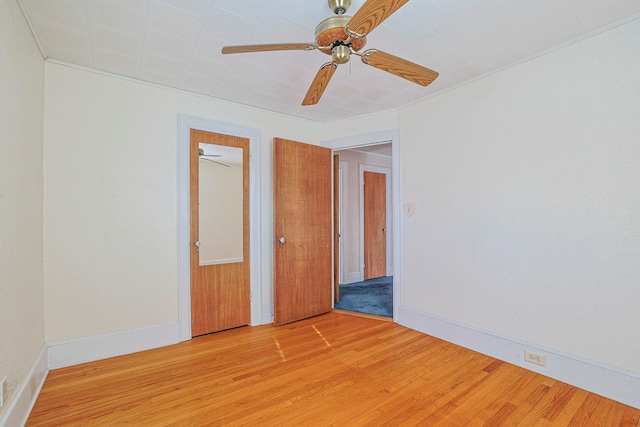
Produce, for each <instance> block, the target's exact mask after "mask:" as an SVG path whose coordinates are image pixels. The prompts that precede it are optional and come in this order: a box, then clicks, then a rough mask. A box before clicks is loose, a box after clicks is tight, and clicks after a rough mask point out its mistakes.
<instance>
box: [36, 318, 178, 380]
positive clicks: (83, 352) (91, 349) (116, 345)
mask: <svg viewBox="0 0 640 427" xmlns="http://www.w3.org/2000/svg"><path fill="white" fill-rule="evenodd" d="M179 329H180V328H179V323H178V322H171V323H165V324H161V325H154V326H149V327H146V328H138V329H131V330H128V331H122V332H114V333H110V334H103V335H94V336H90V337H83V338H77V339H72V340H65V341H57V342H52V343H48V345H49V369H57V368H64V367H67V366H72V365H78V364H80V363H86V362H93V361H95V360H100V359H106V358H108V357H114V356H121V355H123V354H130V353H136V352H138V351H143V350H149V349H152V348H158V347H164V346H166V345H171V344H176V343H178V342H180V331H179Z"/></svg>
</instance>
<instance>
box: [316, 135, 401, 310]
mask: <svg viewBox="0 0 640 427" xmlns="http://www.w3.org/2000/svg"><path fill="white" fill-rule="evenodd" d="M385 142H390V143H391V156H392V158H391V185H392V191H391V192H392V198H393V203H392V223H393V318H394V319H397V316H398V306H399V305H400V302H401V301H402V264H401V260H402V228H401V226H402V223H401V221H400V214H401V212H402V208H401V206H400V200H401V198H400V130H399V129H392V130H387V131H380V132H373V133H368V134H364V135H356V136H349V137H345V138H338V139H332V140H327V141H323V142H322V145H324V146H325V147H328V148H331V149H332V150H334V151H336V150H348V149H351V148H358V147H363V146H367V145H373V144H382V143H385Z"/></svg>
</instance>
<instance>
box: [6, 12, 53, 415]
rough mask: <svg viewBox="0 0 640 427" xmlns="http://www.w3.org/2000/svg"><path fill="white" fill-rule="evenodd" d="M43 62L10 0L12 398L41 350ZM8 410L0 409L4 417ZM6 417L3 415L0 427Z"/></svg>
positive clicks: (8, 268) (8, 106) (9, 356)
mask: <svg viewBox="0 0 640 427" xmlns="http://www.w3.org/2000/svg"><path fill="white" fill-rule="evenodd" d="M43 99H44V62H43V60H42V56H41V55H40V52H39V50H38V48H37V46H36V44H35V42H34V40H33V37H32V36H31V32H30V31H29V28H28V27H27V24H26V23H25V20H24V18H23V17H22V13H21V12H20V9H19V8H18V4H17V3H16V2H15V1H2V2H0V123H1V125H0V325H2V326H1V327H0V379H2V378H3V377H5V376H7V377H8V391H9V393H8V394H9V396H10V397H13V396H15V393H16V390H17V388H18V386H19V385H20V384H21V383H22V382H23V381H24V380H25V378H26V376H27V374H28V372H29V370H30V369H31V367H32V365H33V364H34V362H35V361H36V359H37V357H38V355H39V353H40V352H41V350H42V349H43V346H44V322H43V304H44V302H43V292H44V290H43V269H42V268H43V267H42V210H43V208H42V200H43V184H42V123H43V111H42V105H43ZM8 406H9V404H6V405H5V406H4V407H3V408H2V409H0V415H1V414H2V413H4V412H5V411H6V410H7V408H8ZM2 422H3V419H2V417H1V416H0V424H2Z"/></svg>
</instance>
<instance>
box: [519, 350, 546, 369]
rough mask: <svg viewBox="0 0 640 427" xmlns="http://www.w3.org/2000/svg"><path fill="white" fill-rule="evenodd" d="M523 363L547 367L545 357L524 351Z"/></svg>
mask: <svg viewBox="0 0 640 427" xmlns="http://www.w3.org/2000/svg"><path fill="white" fill-rule="evenodd" d="M524 360H525V362H529V363H534V364H536V365H540V366H547V356H545V355H544V354H540V353H534V352H533V351H529V350H525V351H524Z"/></svg>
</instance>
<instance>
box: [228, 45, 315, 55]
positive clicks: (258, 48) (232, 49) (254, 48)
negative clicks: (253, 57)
mask: <svg viewBox="0 0 640 427" xmlns="http://www.w3.org/2000/svg"><path fill="white" fill-rule="evenodd" d="M311 49H315V46H314V45H313V44H312V43H277V44H249V45H244V46H225V47H223V48H222V53H224V54H228V53H249V52H270V51H274V50H311Z"/></svg>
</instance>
